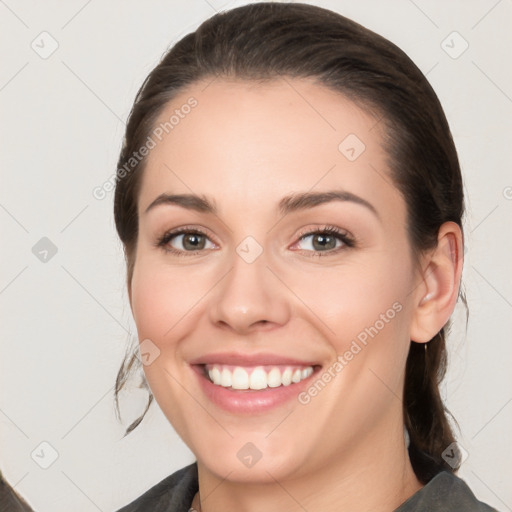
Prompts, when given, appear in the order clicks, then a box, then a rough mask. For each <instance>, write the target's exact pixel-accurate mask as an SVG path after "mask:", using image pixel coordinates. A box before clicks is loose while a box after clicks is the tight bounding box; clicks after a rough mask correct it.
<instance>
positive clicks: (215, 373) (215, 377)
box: [208, 366, 221, 385]
mask: <svg viewBox="0 0 512 512" xmlns="http://www.w3.org/2000/svg"><path fill="white" fill-rule="evenodd" d="M208 374H209V375H210V379H211V381H212V382H213V383H214V384H217V385H219V384H220V382H221V373H220V370H219V369H218V368H217V367H216V366H214V367H213V368H212V369H211V370H210V371H209V372H208Z"/></svg>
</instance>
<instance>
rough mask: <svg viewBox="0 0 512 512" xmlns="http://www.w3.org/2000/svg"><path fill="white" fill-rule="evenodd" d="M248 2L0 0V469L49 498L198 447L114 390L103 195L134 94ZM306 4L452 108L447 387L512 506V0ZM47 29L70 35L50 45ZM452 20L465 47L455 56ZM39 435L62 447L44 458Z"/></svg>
mask: <svg viewBox="0 0 512 512" xmlns="http://www.w3.org/2000/svg"><path fill="white" fill-rule="evenodd" d="M244 3H248V2H237V1H235V2H226V0H190V1H186V2H185V1H183V2H178V1H154V2H142V1H141V0H140V1H133V0H131V1H126V0H124V1H121V0H114V1H105V2H100V1H99V0H92V1H91V0H89V1H84V0H74V1H68V2H57V1H55V0H54V1H47V2H35V1H28V0H26V1H25V0H18V1H15V0H0V18H1V26H2V29H1V30H0V42H1V57H0V59H1V68H0V102H1V108H2V111H1V119H2V124H1V133H0V140H1V144H2V153H1V155H2V157H1V160H2V167H1V172H2V185H1V189H0V225H1V233H2V236H1V244H2V251H1V258H2V259H1V267H0V268H1V270H0V307H1V315H2V321H1V343H2V346H1V351H2V353H1V356H2V357H1V360H0V364H1V366H0V372H1V373H0V375H1V388H0V389H1V394H0V429H1V437H0V439H1V445H0V453H1V460H0V467H1V470H2V471H3V473H4V474H5V475H6V477H7V479H8V480H9V481H10V482H11V483H12V484H13V485H15V486H16V489H18V490H19V492H20V493H21V494H22V495H24V496H26V497H27V499H28V501H29V502H30V504H31V505H32V506H33V507H34V508H35V509H36V510H37V511H38V512H43V511H51V512H61V511H62V512H63V511H69V510H80V511H96V510H101V511H105V512H107V511H112V510H116V509H117V508H118V507H120V506H121V505H123V504H126V503H128V502H129V501H131V500H132V499H134V498H135V497H136V496H138V495H140V494H141V493H142V492H143V491H145V490H146V489H148V488H149V487H150V486H152V485H153V484H155V483H156V482H158V481H160V480H161V479H162V478H164V477H165V476H167V475H168V474H170V473H172V472H173V471H175V470H177V469H178V468H180V467H182V466H184V465H185V464H188V463H189V462H191V461H192V460H193V456H192V455H191V453H190V452H189V451H188V449H187V448H186V447H185V446H184V444H183V443H182V442H181V441H180V440H179V439H178V438H177V436H176V434H175V433H174V432H173V430H172V428H171V426H170V425H169V424H168V422H167V420H166V419H165V418H164V416H163V414H162V413H161V412H160V410H159V409H158V406H157V405H156V404H154V405H153V406H152V407H151V409H150V411H149V413H148V415H147V417H146V419H145V420H144V422H143V423H142V424H141V425H140V427H139V428H137V429H136V430H135V432H134V433H132V434H131V435H129V436H128V437H127V438H125V439H122V433H123V427H122V425H121V424H119V423H118V422H117V420H116V418H115V416H114V412H113V384H114V379H115V376H116V373H117V369H118V367H119V364H120V361H121V358H122V355H123V353H124V349H125V346H126V344H127V343H128V342H129V340H130V336H129V334H128V333H129V332H132V333H134V332H135V330H134V324H133V320H132V319H131V315H130V309H129V305H128V301H127V296H126V291H125V282H124V262H123V257H122V251H121V246H120V243H119V242H118V240H117V238H116V235H115V231H114V223H113V215H112V193H110V194H108V195H107V197H106V198H105V199H103V200H97V199H95V198H94V197H93V195H92V190H93V188H94V187H96V186H99V185H101V184H102V183H103V182H105V181H106V180H108V179H109V177H111V176H112V174H113V173H114V172H115V166H116V161H117V157H118V152H119V149H120V145H121V139H122V136H123V130H124V121H125V120H126V118H127V115H128V112H129V109H130V107H131V104H132V101H133V99H134V96H135V93H136V91H137V89H138V87H139V86H140V84H141V83H142V81H143V79H144V78H145V77H146V75H147V73H148V72H149V71H150V70H151V69H152V68H153V67H154V65H156V63H157V62H158V60H159V58H160V57H161V55H162V54H163V53H164V51H165V50H166V49H167V47H168V46H169V45H170V44H171V43H173V42H174V41H176V40H177V39H179V38H180V37H182V36H183V35H185V34H186V33H188V32H190V31H192V30H194V29H195V28H196V27H197V26H198V25H199V24H200V23H201V22H202V21H203V20H204V19H206V18H207V17H209V16H211V15H212V14H214V12H215V10H218V9H225V8H228V7H232V6H236V5H242V4H244ZM310 3H314V4H317V5H321V6H325V7H328V8H331V9H333V10H336V11H339V12H340V13H342V14H344V15H346V16H348V17H351V18H353V19H354V20H356V21H358V22H360V23H362V24H363V25H365V26H367V27H368V28H370V29H372V30H375V31H376V32H378V33H380V34H382V35H384V36H385V37H387V38H389V39H390V40H391V41H393V42H395V43H396V44H398V45H399V46H400V47H401V48H402V49H404V50H405V51H406V52H407V53H408V54H409V56H410V57H411V58H412V59H413V60H414V61H415V62H416V63H417V64H418V66H419V67H420V68H421V69H422V70H423V71H424V73H426V74H427V75H428V79H429V80H430V81H431V83H432V85H433V87H434V89H435V90H436V91H437V93H438V95H439V97H440V99H441V102H442V104H443V105H444V108H445V111H446V114H447V117H448V119H449V122H450V125H451V127H452V131H453V135H454V138H455V142H456V145H457V147H458V150H459V154H460V159H461V163H462V167H463V173H464V176H465V187H466V191H467V197H468V199H467V201H468V218H467V223H466V230H467V231H466V236H467V245H468V251H467V254H466V263H465V270H464V276H463V279H464V283H465V288H466V291H467V296H468V302H469V308H470V321H469V326H468V330H467V334H466V331H465V326H464V312H463V310H462V308H460V307H458V308H457V310H456V314H455V317H456V324H455V326H454V329H453V332H452V335H451V337H450V355H451V358H450V359H451V367H450V370H449V373H448V376H447V379H446V382H445V385H444V386H443V394H444V396H446V399H447V404H448V407H449V409H450V410H451V411H452V412H453V414H454V416H455V417H456V418H457V420H458V422H459V425H460V427H461V434H460V436H459V439H460V442H461V444H462V446H463V447H464V449H465V450H466V451H467V453H468V458H467V459H466V460H465V462H464V464H463V467H462V470H461V471H460V473H459V475H460V476H462V477H463V478H464V479H465V480H466V481H467V482H468V483H469V485H470V487H471V488H472V489H473V491H474V492H475V494H476V495H477V496H478V497H479V498H480V499H482V500H484V501H486V502H488V503H489V504H491V505H493V506H494V507H496V508H498V509H499V510H512V488H511V487H510V481H511V479H512V465H511V463H512V448H511V440H510V432H512V428H511V427H512V403H511V402H512V383H511V377H510V374H511V372H510V366H511V363H512V343H511V337H510V332H511V327H512V322H511V307H512V289H511V279H510V278H511V268H510V253H511V248H512V247H511V238H512V237H511V231H510V224H511V222H510V220H511V209H512V200H511V198H512V188H511V187H512V176H511V173H510V169H511V159H512V158H511V154H512V153H511V151H510V149H511V133H512V126H511V125H512V122H511V119H512V116H511V113H512V99H511V97H512V80H511V79H512V70H511V66H510V62H512V59H511V49H512V36H511V31H510V26H511V21H512V2H511V0H500V1H497V0H480V1H477V0H473V1H467V0H458V1H450V2H446V1H441V0H436V1H426V0H414V1H412V0H394V1H386V2H382V1H378V0H374V1H355V0H350V1H349V0H346V1H345V0H342V1H327V0H326V1H316V2H310ZM43 31H47V32H48V33H49V34H51V37H52V38H53V39H55V40H56V41H57V42H58V48H57V50H56V51H55V52H54V53H53V54H52V55H50V56H49V57H47V58H46V59H43V58H42V57H41V56H40V53H44V52H48V51H49V50H50V49H51V44H52V41H51V39H50V38H49V37H48V36H40V34H41V32H43ZM453 31H457V32H458V33H459V34H460V35H461V36H462V38H463V39H464V40H465V41H467V43H468V44H469V47H468V49H467V50H466V51H465V52H464V53H462V54H461V55H460V56H458V58H453V56H454V55H455V54H458V53H459V52H460V50H461V49H463V45H464V41H463V40H462V39H460V38H458V36H456V35H455V36H454V35H451V36H450V34H452V32H453ZM448 36H449V37H448ZM447 37H448V39H447ZM33 41H34V43H32V42H33ZM443 41H445V43H443ZM31 44H33V45H34V46H35V47H36V48H37V49H38V51H39V53H37V52H36V51H34V49H32V47H31ZM450 47H451V48H450ZM445 50H447V51H448V52H451V53H452V56H450V55H449V54H448V53H447V52H446V51H445ZM44 56H46V55H44ZM42 237H48V238H49V239H50V240H51V241H52V242H53V244H55V246H56V247H57V249H58V252H57V253H56V254H55V255H54V256H53V257H50V256H51V253H49V254H48V256H47V259H48V261H46V262H42V261H40V259H38V258H37V257H36V255H35V254H33V252H32V248H33V246H34V245H35V244H36V243H37V242H38V241H39V240H40V239H41V238H42ZM43 256H44V254H40V257H43ZM132 339H133V336H132ZM140 399H141V396H140V394H137V393H136V392H135V391H134V392H132V393H131V394H130V396H128V398H127V401H126V402H125V406H126V410H127V411H131V412H130V413H129V414H127V421H128V419H132V418H133V417H134V414H136V412H137V410H138V409H137V407H139V406H140V404H141V402H140ZM130 415H131V416H130ZM43 441H45V442H47V443H49V444H50V445H51V447H53V449H54V450H56V451H57V452H58V458H57V459H56V460H55V462H54V463H53V464H51V465H50V467H48V469H43V468H42V467H40V465H41V464H43V465H45V464H48V463H50V462H51V461H52V458H51V457H52V448H50V447H49V446H48V445H40V443H41V442H43ZM31 454H33V455H32V456H31ZM36 461H37V462H36Z"/></svg>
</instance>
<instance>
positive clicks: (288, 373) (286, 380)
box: [281, 368, 292, 386]
mask: <svg viewBox="0 0 512 512" xmlns="http://www.w3.org/2000/svg"><path fill="white" fill-rule="evenodd" d="M281 382H282V383H283V386H289V385H290V384H291V383H292V370H291V369H290V368H286V370H285V371H284V372H283V374H282V375H281Z"/></svg>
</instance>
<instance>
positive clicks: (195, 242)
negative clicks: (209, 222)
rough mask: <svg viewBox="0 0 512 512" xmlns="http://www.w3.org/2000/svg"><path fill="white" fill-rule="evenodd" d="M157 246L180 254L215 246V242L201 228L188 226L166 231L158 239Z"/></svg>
mask: <svg viewBox="0 0 512 512" xmlns="http://www.w3.org/2000/svg"><path fill="white" fill-rule="evenodd" d="M208 244H209V245H208ZM157 246H158V247H161V248H162V249H163V250H164V251H166V252H172V253H174V254H177V255H179V256H181V255H185V253H192V254H194V253H196V252H201V251H202V250H204V249H214V248H215V244H214V243H213V242H212V241H211V240H210V239H209V238H208V236H207V235H206V233H204V232H203V231H201V230H199V229H190V228H186V227H184V228H180V229H176V230H174V231H170V232H168V233H166V234H165V235H164V236H162V237H161V238H160V239H159V240H158V241H157Z"/></svg>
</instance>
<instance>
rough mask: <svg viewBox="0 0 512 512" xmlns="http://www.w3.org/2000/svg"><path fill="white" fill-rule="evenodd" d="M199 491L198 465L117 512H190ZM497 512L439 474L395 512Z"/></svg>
mask: <svg viewBox="0 0 512 512" xmlns="http://www.w3.org/2000/svg"><path fill="white" fill-rule="evenodd" d="M197 490H198V480H197V464H196V463H194V464H191V465H190V466H186V467H184V468H182V469H180V470H179V471H176V473H173V474H172V475H170V476H168V477H167V478H164V479H163V480H162V481H161V482H159V483H158V484H156V485H155V486H153V487H151V489H149V490H148V491H146V492H145V493H144V494H143V495H142V496H140V497H139V498H137V499H136V500H135V501H133V502H132V503H130V504H128V505H126V506H125V507H123V508H121V509H119V510H118V511H117V512H188V510H189V508H190V507H191V505H192V500H193V498H194V495H195V494H196V492H197ZM493 511H494V512H496V509H493V508H491V507H489V506H488V505H486V504H485V503H482V502H480V501H478V500H477V499H476V498H475V496H474V494H473V493H472V492H471V490H470V488H469V487H468V486H467V485H466V483H465V482H464V480H462V479H461V478H459V477H457V476H455V475H454V474H452V473H449V472H448V471H442V472H441V473H438V474H437V475H436V476H435V477H434V478H432V480H430V482H428V483H427V484H426V485H425V486H424V487H423V488H421V489H420V490H419V491H418V492H416V493H415V494H413V495H412V496H411V497H410V498H409V499H408V500H407V501H405V502H404V503H402V505H400V506H399V507H398V508H397V509H396V510H395V511H394V512H493Z"/></svg>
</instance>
